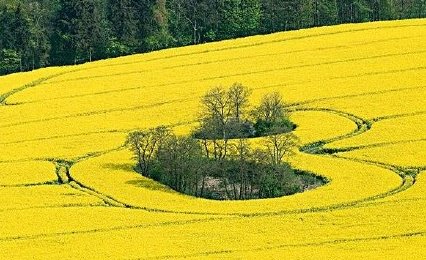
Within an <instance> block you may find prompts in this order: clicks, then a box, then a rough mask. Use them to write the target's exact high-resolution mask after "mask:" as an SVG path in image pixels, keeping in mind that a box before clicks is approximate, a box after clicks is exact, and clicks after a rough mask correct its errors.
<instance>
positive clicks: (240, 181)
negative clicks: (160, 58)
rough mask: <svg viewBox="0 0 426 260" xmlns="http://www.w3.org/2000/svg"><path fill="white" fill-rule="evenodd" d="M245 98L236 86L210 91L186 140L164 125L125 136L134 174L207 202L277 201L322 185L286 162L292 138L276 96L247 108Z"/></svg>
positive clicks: (295, 140) (243, 90)
mask: <svg viewBox="0 0 426 260" xmlns="http://www.w3.org/2000/svg"><path fill="white" fill-rule="evenodd" d="M250 93H251V91H250V90H249V89H248V88H246V87H244V86H243V85H242V84H239V83H235V84H233V85H232V86H231V87H230V88H229V89H226V88H223V87H215V88H212V89H210V90H209V91H208V92H207V93H206V94H205V95H204V97H203V98H202V100H201V104H202V110H201V111H200V112H199V116H198V117H199V118H198V120H199V127H198V128H197V129H195V130H194V131H193V133H192V135H191V136H177V135H175V134H174V133H173V132H172V131H171V130H170V129H168V128H167V127H164V126H159V127H156V128H151V129H148V130H138V131H134V132H132V133H130V134H129V135H128V138H127V142H126V144H127V146H128V147H129V148H130V149H131V151H132V152H133V154H134V157H135V160H136V161H137V166H136V170H137V171H138V172H140V173H141V174H142V175H143V176H146V177H149V178H152V179H154V180H156V181H159V182H161V183H163V184H165V185H167V186H169V187H171V188H172V189H174V190H176V191H179V192H182V193H185V194H189V195H192V196H197V197H205V198H210V199H232V200H245V199H255V198H271V197H279V196H284V195H288V194H293V193H296V192H301V191H303V190H305V189H308V188H312V187H315V186H319V185H321V184H323V182H324V180H322V179H320V178H318V177H315V176H313V175H311V174H305V173H302V172H299V171H296V170H294V169H292V168H291V166H290V165H289V164H288V163H287V162H286V158H287V157H288V156H290V155H291V154H292V153H293V151H294V149H295V147H296V145H297V144H298V138H297V137H296V136H295V135H294V134H293V133H292V132H291V130H293V128H294V127H293V125H292V124H291V122H290V121H289V119H288V118H287V115H286V113H285V104H284V102H283V99H282V97H281V95H280V94H279V93H269V94H266V95H265V96H264V97H263V98H262V100H261V102H260V104H259V105H258V106H257V107H255V108H254V109H250V104H249V101H248V100H249V96H250ZM289 126H291V127H289ZM259 136H262V138H261V139H260V140H261V141H260V143H261V144H260V146H259V145H257V146H256V145H253V144H251V142H250V138H252V137H259Z"/></svg>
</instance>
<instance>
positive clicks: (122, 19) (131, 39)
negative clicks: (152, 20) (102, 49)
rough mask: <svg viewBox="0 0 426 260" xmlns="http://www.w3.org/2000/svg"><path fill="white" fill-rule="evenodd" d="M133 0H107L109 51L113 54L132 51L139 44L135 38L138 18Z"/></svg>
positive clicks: (117, 54)
mask: <svg viewBox="0 0 426 260" xmlns="http://www.w3.org/2000/svg"><path fill="white" fill-rule="evenodd" d="M133 2H134V1H133V0H109V1H108V5H107V18H108V22H109V27H110V30H111V37H112V38H111V39H110V42H116V45H112V44H111V43H110V46H109V47H110V48H112V49H111V50H110V51H109V52H110V53H111V54H112V55H113V56H119V55H123V54H129V53H133V52H135V51H136V50H137V46H138V45H139V44H140V43H139V41H138V38H137V28H138V26H139V25H138V19H137V12H136V8H135V6H134V5H133Z"/></svg>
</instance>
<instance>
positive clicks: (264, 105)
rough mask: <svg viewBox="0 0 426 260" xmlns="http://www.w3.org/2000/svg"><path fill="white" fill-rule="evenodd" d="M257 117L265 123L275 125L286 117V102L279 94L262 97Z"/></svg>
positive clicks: (274, 93)
mask: <svg viewBox="0 0 426 260" xmlns="http://www.w3.org/2000/svg"><path fill="white" fill-rule="evenodd" d="M256 116H257V117H258V118H259V119H260V120H263V121H265V122H268V123H275V122H277V121H278V120H280V119H282V118H283V117H285V111H284V101H283V98H282V96H281V94H280V93H279V92H273V93H268V94H266V95H264V96H263V97H262V100H261V102H260V106H259V107H258V108H257V110H256Z"/></svg>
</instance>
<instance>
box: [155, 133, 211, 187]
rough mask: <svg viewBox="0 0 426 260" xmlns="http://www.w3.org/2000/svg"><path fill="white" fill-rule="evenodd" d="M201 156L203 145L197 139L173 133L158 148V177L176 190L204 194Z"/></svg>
mask: <svg viewBox="0 0 426 260" xmlns="http://www.w3.org/2000/svg"><path fill="white" fill-rule="evenodd" d="M201 158H202V155H201V147H200V145H199V143H198V142H197V140H195V139H193V138H191V137H179V136H176V135H173V134H172V135H170V136H168V138H166V140H165V141H164V145H162V146H160V148H159V150H158V153H157V156H156V162H157V167H158V170H159V171H160V172H159V173H157V174H158V175H157V178H159V179H161V180H162V181H163V183H166V184H167V185H169V186H170V187H172V188H173V189H174V190H177V191H180V192H183V193H189V194H195V195H202V193H203V189H202V188H201V189H200V183H201V182H202V183H204V181H205V180H204V179H205V175H203V172H202V171H200V169H202V168H201V166H202V162H201ZM203 186H204V185H203V184H201V187H203Z"/></svg>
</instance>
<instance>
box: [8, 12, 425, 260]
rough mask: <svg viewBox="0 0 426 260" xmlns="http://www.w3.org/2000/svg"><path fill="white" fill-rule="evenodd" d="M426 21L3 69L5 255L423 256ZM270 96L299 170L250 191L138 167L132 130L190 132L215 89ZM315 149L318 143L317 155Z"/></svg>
mask: <svg viewBox="0 0 426 260" xmlns="http://www.w3.org/2000/svg"><path fill="white" fill-rule="evenodd" d="M425 61H426V20H424V19H420V20H406V21H396V22H379V23H367V24H357V25H342V26H334V27H323V28H316V29H309V30H300V31H294V32H286V33H278V34H272V35H268V36H255V37H248V38H244V39H238V40H231V41H224V42H219V43H212V44H206V45H198V46H191V47H185V48H178V49H170V50H164V51H159V52H153V53H149V54H144V55H134V56H129V57H122V58H117V59H111V60H105V61H99V62H93V63H88V64H83V65H79V66H70V67H59V68H47V69H42V70H38V71H34V72H31V73H22V74H13V75H8V76H4V77H0V92H1V93H0V102H1V105H0V136H1V138H0V223H1V227H2V228H1V229H0V259H19V260H21V259H59V258H60V259H123V260H133V259H169V258H171V259H281V258H285V259H349V258H354V259H367V258H368V259H423V258H426V250H425V249H424V248H425V247H426V222H425V221H424V216H425V215H426V178H425V175H426V174H425V173H424V172H425V171H426V161H425V158H426V152H425V149H424V148H425V147H426V146H425V142H426V125H425V124H424V121H425V117H426V106H425V102H424V100H426V65H425ZM234 82H241V83H242V84H244V85H246V86H248V87H250V88H252V89H253V95H252V100H250V101H251V103H253V104H256V103H257V102H259V99H260V97H261V96H262V95H263V94H264V93H267V92H271V91H279V92H281V93H282V95H283V96H284V98H285V101H286V102H287V103H288V104H289V107H288V109H289V110H291V111H292V112H291V115H290V116H291V119H292V121H293V122H295V123H296V124H297V125H298V126H299V127H298V128H297V130H296V131H295V134H296V135H298V136H299V138H300V139H301V142H302V145H301V149H300V150H301V151H300V152H298V153H297V154H296V155H295V156H293V157H292V158H291V159H290V160H291V163H292V165H293V166H294V167H296V168H300V169H303V170H309V171H312V172H315V173H316V174H319V175H322V176H325V177H327V178H328V179H329V180H330V183H328V184H327V185H325V186H323V187H321V188H318V189H316V190H311V191H308V192H305V193H302V194H296V195H292V196H288V197H283V198H275V199H267V200H252V201H222V202H220V201H209V200H205V199H195V198H192V197H188V196H183V195H180V194H178V193H176V192H173V191H171V190H169V189H168V188H166V187H164V186H162V185H160V184H157V183H154V182H153V181H151V180H148V179H145V178H143V177H141V176H139V175H138V174H137V173H135V172H134V171H133V170H132V166H133V164H134V162H133V161H132V158H131V157H132V156H131V153H130V152H129V151H127V150H126V149H124V148H123V143H124V140H125V137H126V135H127V133H128V132H130V131H131V130H134V129H138V128H148V127H153V126H157V125H168V126H170V127H173V129H174V130H175V131H176V132H177V133H188V131H189V129H190V128H191V127H192V126H193V125H194V120H195V118H196V111H197V109H198V106H199V104H198V103H199V99H200V97H201V96H202V95H203V94H204V93H205V91H206V90H207V89H209V88H210V87H211V86H216V85H223V86H228V85H230V84H232V83H234ZM318 151H323V152H322V153H321V154H318V153H317V152H318Z"/></svg>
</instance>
